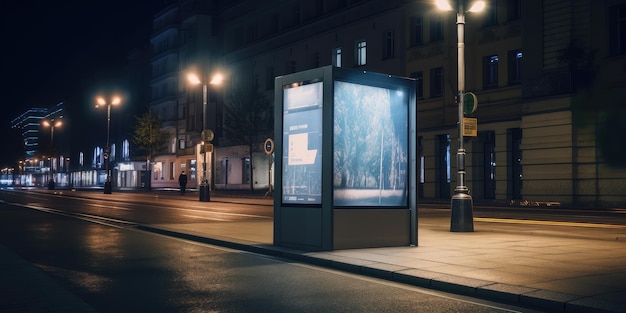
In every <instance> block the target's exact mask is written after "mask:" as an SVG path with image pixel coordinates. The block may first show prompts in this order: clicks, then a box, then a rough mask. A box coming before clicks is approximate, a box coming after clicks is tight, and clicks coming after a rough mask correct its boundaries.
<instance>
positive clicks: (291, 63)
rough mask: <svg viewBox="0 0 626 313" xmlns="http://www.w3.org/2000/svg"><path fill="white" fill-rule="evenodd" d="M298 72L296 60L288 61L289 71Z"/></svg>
mask: <svg viewBox="0 0 626 313" xmlns="http://www.w3.org/2000/svg"><path fill="white" fill-rule="evenodd" d="M295 72H296V61H294V60H291V61H289V62H287V73H295Z"/></svg>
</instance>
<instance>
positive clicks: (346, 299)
mask: <svg viewBox="0 0 626 313" xmlns="http://www.w3.org/2000/svg"><path fill="white" fill-rule="evenodd" d="M0 196H2V198H0V199H2V200H3V201H1V202H0V244H1V245H3V246H5V247H7V248H8V249H10V250H12V251H14V252H15V253H16V254H17V255H19V256H21V257H22V258H24V259H25V260H27V261H28V262H30V263H32V264H34V265H35V266H36V267H38V268H39V269H41V270H43V271H45V273H47V274H48V275H49V276H50V277H52V279H53V280H54V281H55V282H56V283H58V284H59V285H60V286H61V287H63V288H66V289H67V290H69V291H70V292H71V293H73V294H75V295H76V296H77V297H79V298H80V299H82V300H83V301H85V302H86V303H87V304H89V305H90V306H92V307H93V308H95V309H96V310H97V311H99V312H416V311H422V312H508V311H510V310H513V311H516V310H521V311H523V309H518V308H515V307H511V306H506V305H501V304H497V303H493V302H487V301H483V300H476V299H472V298H467V297H462V296H456V295H451V294H445V293H441V292H434V291H431V290H425V289H420V288H416V287H410V286H406V285H402V284H396V283H390V282H387V281H382V280H377V279H372V278H369V277H364V276H358V275H353V274H347V273H343V272H338V271H332V270H327V269H323V268H319V267H314V266H309V265H303V264H299V263H295V262H289V261H285V260H281V259H275V258H270V257H266V256H262V255H256V254H251V253H244V252H240V251H235V250H229V249H224V248H219V247H215V246H210V245H206V244H200V243H196V242H190V241H185V240H181V239H176V238H171V237H166V236H161V235H157V234H153V233H148V232H143V231H140V230H137V229H136V228H134V226H133V223H134V222H137V221H144V222H145V221H150V222H155V223H158V222H159V221H161V220H164V219H168V221H169V222H171V220H170V219H176V220H177V221H182V222H184V221H193V220H196V219H197V216H200V217H207V218H220V219H254V218H267V217H263V216H262V215H261V214H251V212H246V213H238V212H237V209H233V210H231V211H230V212H221V211H220V210H219V209H217V210H216V211H215V212H211V213H203V212H200V211H201V210H198V209H195V208H190V209H189V210H194V211H192V212H193V214H191V213H190V212H189V211H186V210H184V209H183V208H169V209H168V204H167V201H157V202H155V203H153V204H145V203H131V202H128V203H125V204H121V203H111V202H110V203H102V201H100V200H88V199H83V200H79V199H71V198H59V197H52V198H50V199H52V200H50V199H48V200H46V197H45V196H43V197H42V196H37V195H33V196H32V197H31V196H22V197H19V198H21V199H22V200H23V204H20V205H12V204H7V200H9V199H7V197H6V194H0ZM10 200H11V201H15V202H14V203H16V202H18V201H17V200H18V199H17V198H15V199H10ZM252 210H254V209H252ZM259 210H261V211H263V210H264V209H263V208H259ZM103 212H110V214H108V218H103V217H102V215H100V214H101V213H103ZM219 213H229V214H219ZM190 215H191V216H190ZM216 222H220V221H217V220H216ZM525 311H528V310H525Z"/></svg>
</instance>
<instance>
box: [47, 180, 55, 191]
mask: <svg viewBox="0 0 626 313" xmlns="http://www.w3.org/2000/svg"><path fill="white" fill-rule="evenodd" d="M48 190H54V180H49V181H48Z"/></svg>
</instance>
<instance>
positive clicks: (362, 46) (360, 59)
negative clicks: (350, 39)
mask: <svg viewBox="0 0 626 313" xmlns="http://www.w3.org/2000/svg"><path fill="white" fill-rule="evenodd" d="M365 64H367V42H366V41H365V40H363V41H359V42H357V43H356V65H357V66H361V65H365Z"/></svg>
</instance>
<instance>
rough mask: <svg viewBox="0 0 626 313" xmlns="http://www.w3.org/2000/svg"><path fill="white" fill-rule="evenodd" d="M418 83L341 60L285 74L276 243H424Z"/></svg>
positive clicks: (278, 110)
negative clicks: (418, 179)
mask: <svg viewBox="0 0 626 313" xmlns="http://www.w3.org/2000/svg"><path fill="white" fill-rule="evenodd" d="M416 112H417V110H416V100H415V81H414V80H413V79H410V78H402V77H396V76H391V75H384V74H378V73H372V72H365V71H355V70H346V69H342V68H336V67H332V66H327V67H322V68H317V69H312V70H308V71H304V72H299V73H294V74H290V75H285V76H280V77H277V78H276V80H275V123H276V124H275V127H274V129H275V139H274V141H275V144H276V146H275V148H276V149H275V150H274V153H275V155H276V156H275V168H276V170H275V171H274V180H275V190H274V244H275V245H278V246H284V247H291V248H298V249H304V250H335V249H350V248H366V247H388V246H408V245H417V226H416V225H417V193H416V187H417V184H416V173H417V167H416V158H417V155H416V148H415V147H416V140H417V134H416V128H417V126H416Z"/></svg>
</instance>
